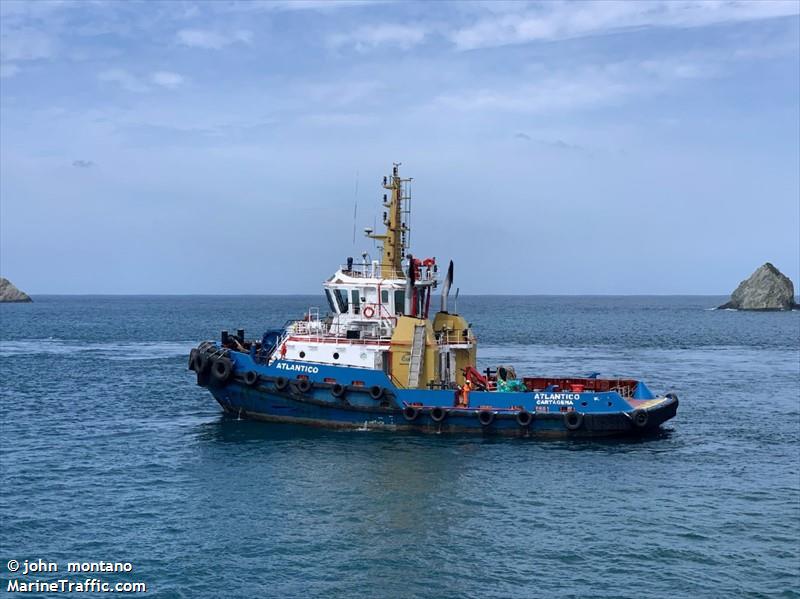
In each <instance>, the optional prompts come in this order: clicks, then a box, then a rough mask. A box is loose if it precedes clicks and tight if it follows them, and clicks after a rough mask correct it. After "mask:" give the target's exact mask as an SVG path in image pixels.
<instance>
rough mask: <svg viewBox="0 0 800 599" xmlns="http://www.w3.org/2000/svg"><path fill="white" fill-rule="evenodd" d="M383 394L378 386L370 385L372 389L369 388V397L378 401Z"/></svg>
mask: <svg viewBox="0 0 800 599" xmlns="http://www.w3.org/2000/svg"><path fill="white" fill-rule="evenodd" d="M384 393H386V390H385V389H384V388H383V387H381V386H379V385H372V387H370V388H369V396H370V397H371V398H372V399H375V400H377V399H380V398H381V397H383V394H384Z"/></svg>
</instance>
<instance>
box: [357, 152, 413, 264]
mask: <svg viewBox="0 0 800 599" xmlns="http://www.w3.org/2000/svg"><path fill="white" fill-rule="evenodd" d="M399 167H400V163H399V162H395V163H393V165H392V176H391V177H384V178H383V187H384V188H385V189H387V190H389V191H390V192H391V195H390V197H389V198H388V199H387V197H386V195H384V202H383V206H384V207H385V208H386V209H387V210H386V212H384V213H383V223H384V224H385V225H386V232H385V233H383V234H377V233H368V235H367V236H368V237H371V238H372V239H377V240H378V241H380V242H382V244H383V255H382V257H381V276H382V277H383V278H384V279H402V278H405V274H404V273H403V266H402V261H403V258H404V256H405V253H406V249H407V247H408V236H409V235H410V233H411V228H410V227H409V223H408V217H409V215H410V209H409V206H408V202H409V200H410V199H411V198H410V196H409V195H408V194H407V186H406V185H405V184H407V183H408V182H410V181H411V179H401V178H400V174H399V171H398V169H399ZM404 202H405V204H404Z"/></svg>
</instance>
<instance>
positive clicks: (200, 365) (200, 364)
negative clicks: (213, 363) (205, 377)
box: [193, 351, 209, 374]
mask: <svg viewBox="0 0 800 599" xmlns="http://www.w3.org/2000/svg"><path fill="white" fill-rule="evenodd" d="M208 366H209V362H208V356H207V355H206V354H204V353H203V352H200V351H199V352H197V353H196V354H195V355H194V369H193V370H194V371H195V372H196V373H197V374H205V373H206V372H208Z"/></svg>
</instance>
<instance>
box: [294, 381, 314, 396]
mask: <svg viewBox="0 0 800 599" xmlns="http://www.w3.org/2000/svg"><path fill="white" fill-rule="evenodd" d="M313 387H314V383H312V382H311V381H309V380H308V379H300V380H299V381H297V390H298V391H299V392H300V393H308V392H309V391H311V389H312V388H313Z"/></svg>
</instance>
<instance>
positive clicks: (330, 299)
mask: <svg viewBox="0 0 800 599" xmlns="http://www.w3.org/2000/svg"><path fill="white" fill-rule="evenodd" d="M325 298H326V299H327V300H328V305H329V306H330V308H331V312H336V306H335V305H334V303H333V295H331V290H330V289H326V290H325Z"/></svg>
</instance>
